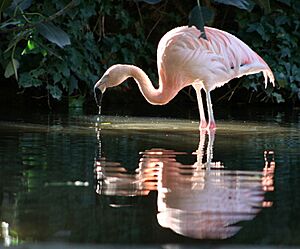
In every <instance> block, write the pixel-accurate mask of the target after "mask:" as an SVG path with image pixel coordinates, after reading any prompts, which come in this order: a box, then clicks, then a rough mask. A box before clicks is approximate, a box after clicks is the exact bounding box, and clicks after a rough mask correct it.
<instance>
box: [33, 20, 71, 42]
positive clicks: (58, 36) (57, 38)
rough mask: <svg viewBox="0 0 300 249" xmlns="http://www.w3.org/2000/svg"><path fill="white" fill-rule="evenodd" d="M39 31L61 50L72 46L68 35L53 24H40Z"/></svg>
mask: <svg viewBox="0 0 300 249" xmlns="http://www.w3.org/2000/svg"><path fill="white" fill-rule="evenodd" d="M37 30H38V32H39V33H40V34H41V35H42V36H44V37H45V38H46V39H47V40H48V41H50V42H53V43H55V44H56V45H58V46H59V47H61V48H63V47H64V46H66V45H70V44H71V41H70V38H69V36H68V34H67V33H66V32H65V31H63V30H62V29H61V28H59V27H57V26H55V25H54V24H53V23H51V22H48V23H39V24H38V25H37Z"/></svg>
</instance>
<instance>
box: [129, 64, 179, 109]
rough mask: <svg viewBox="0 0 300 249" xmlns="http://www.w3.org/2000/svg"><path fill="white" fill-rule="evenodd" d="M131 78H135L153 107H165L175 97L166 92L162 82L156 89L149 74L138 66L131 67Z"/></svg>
mask: <svg viewBox="0 0 300 249" xmlns="http://www.w3.org/2000/svg"><path fill="white" fill-rule="evenodd" d="M129 75H130V77H133V78H134V79H135V81H136V83H137V85H138V87H139V89H140V91H141V93H142V94H143V96H144V97H145V99H146V100H147V101H148V102H149V103H150V104H152V105H164V104H166V103H168V102H169V101H170V100H171V99H172V98H173V97H174V96H170V94H169V92H170V91H165V90H166V89H164V88H163V85H162V84H161V81H160V83H159V87H158V88H154V86H153V84H152V82H151V80H150V79H149V77H148V76H147V74H146V73H145V72H144V71H143V70H142V69H140V68H139V67H136V66H130V73H129Z"/></svg>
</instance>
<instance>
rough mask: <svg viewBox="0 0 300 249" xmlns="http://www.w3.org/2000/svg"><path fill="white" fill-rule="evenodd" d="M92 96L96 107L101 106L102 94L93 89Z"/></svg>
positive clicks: (96, 88)
mask: <svg viewBox="0 0 300 249" xmlns="http://www.w3.org/2000/svg"><path fill="white" fill-rule="evenodd" d="M94 96H95V101H96V103H97V105H98V106H101V103H102V97H103V92H102V91H101V90H100V89H99V88H98V87H95V88H94Z"/></svg>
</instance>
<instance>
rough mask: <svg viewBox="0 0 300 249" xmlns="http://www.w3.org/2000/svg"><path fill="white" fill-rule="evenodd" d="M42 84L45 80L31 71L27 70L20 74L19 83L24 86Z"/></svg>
mask: <svg viewBox="0 0 300 249" xmlns="http://www.w3.org/2000/svg"><path fill="white" fill-rule="evenodd" d="M42 84H43V82H42V81H41V80H40V79H38V78H36V77H34V76H33V75H32V74H31V73H28V72H25V73H22V74H20V81H19V85H20V86H22V87H25V88H26V87H32V86H34V87H38V86H41V85H42Z"/></svg>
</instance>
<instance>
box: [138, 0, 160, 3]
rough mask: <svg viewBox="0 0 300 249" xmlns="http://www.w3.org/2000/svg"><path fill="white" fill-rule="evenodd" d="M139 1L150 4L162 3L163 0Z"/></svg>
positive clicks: (139, 0)
mask: <svg viewBox="0 0 300 249" xmlns="http://www.w3.org/2000/svg"><path fill="white" fill-rule="evenodd" d="M138 2H145V3H148V4H157V3H160V2H161V0H138Z"/></svg>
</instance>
